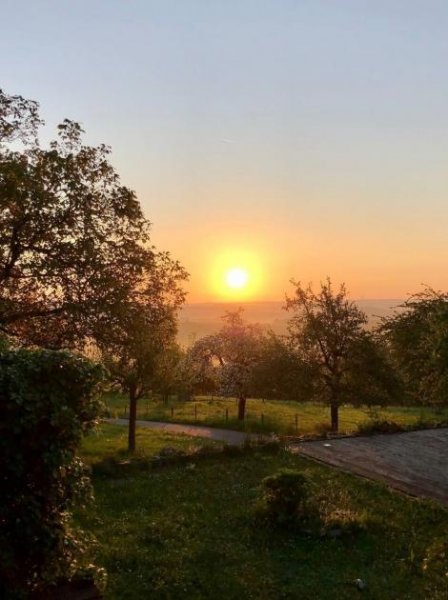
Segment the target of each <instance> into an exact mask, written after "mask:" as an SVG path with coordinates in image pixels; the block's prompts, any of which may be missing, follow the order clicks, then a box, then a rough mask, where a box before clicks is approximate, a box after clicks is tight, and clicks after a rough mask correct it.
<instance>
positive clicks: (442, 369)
mask: <svg viewBox="0 0 448 600" xmlns="http://www.w3.org/2000/svg"><path fill="white" fill-rule="evenodd" d="M380 330H381V333H382V334H383V336H384V338H385V340H386V341H387V344H388V346H389V349H390V352H391V355H392V358H393V361H394V364H395V366H396V368H397V370H398V371H399V372H400V374H401V376H402V378H403V381H404V385H405V390H406V393H407V396H408V400H409V401H410V402H412V403H413V404H446V403H447V398H448V294H446V293H442V292H437V291H435V290H433V289H431V288H426V289H424V290H423V291H422V292H420V293H419V294H415V295H413V296H411V297H410V298H409V299H408V300H407V301H406V302H405V303H404V304H403V305H402V306H401V307H400V309H399V310H397V311H396V312H395V314H394V315H393V316H392V317H389V318H385V319H383V322H382V324H381V328H380Z"/></svg>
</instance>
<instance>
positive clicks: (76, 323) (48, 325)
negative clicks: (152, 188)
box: [0, 91, 184, 347]
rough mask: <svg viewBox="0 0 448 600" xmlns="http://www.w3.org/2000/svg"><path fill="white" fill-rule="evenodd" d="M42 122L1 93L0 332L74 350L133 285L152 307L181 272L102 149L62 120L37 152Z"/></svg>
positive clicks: (30, 106)
mask: <svg viewBox="0 0 448 600" xmlns="http://www.w3.org/2000/svg"><path fill="white" fill-rule="evenodd" d="M41 126H42V120H41V119H40V117H39V106H38V104H37V103H36V102H32V101H29V100H26V99H24V98H22V97H20V96H10V95H7V94H6V93H4V92H2V91H0V330H1V331H3V332H5V333H7V334H9V335H12V336H15V337H16V338H18V339H19V340H20V341H21V342H22V343H32V344H39V345H44V346H46V347H61V346H63V347H73V346H77V345H80V344H83V343H84V342H85V340H86V339H88V338H92V337H94V336H95V335H96V334H98V332H99V331H100V329H101V327H103V326H104V325H105V323H108V325H109V323H110V319H111V318H112V316H114V318H118V317H119V315H120V310H118V308H117V307H119V306H120V305H121V304H122V303H124V302H127V301H128V298H129V297H130V296H133V297H135V291H136V290H138V289H139V288H141V287H144V288H145V292H144V293H146V294H148V293H149V294H150V295H151V301H152V303H153V305H158V306H160V305H161V304H162V303H163V301H164V296H165V289H166V284H167V281H168V280H170V279H177V280H179V279H182V278H183V277H184V272H183V270H182V269H181V267H180V265H179V264H178V263H176V262H175V261H172V260H171V258H170V257H169V255H167V254H163V253H160V252H158V251H156V249H155V248H154V247H152V246H151V243H150V223H149V222H148V221H147V219H145V217H144V215H143V213H142V210H141V207H140V204H139V202H138V200H137V197H136V195H135V193H134V192H133V191H132V190H130V189H129V188H127V187H126V186H124V185H123V184H122V183H121V181H120V178H119V176H118V174H117V173H116V171H115V170H114V168H113V166H112V165H111V164H110V162H109V154H110V149H109V148H108V147H107V146H105V145H99V146H97V147H92V146H88V145H85V144H84V143H83V141H82V134H83V130H82V129H81V127H80V125H79V124H78V123H75V122H73V121H69V120H65V121H64V122H63V123H61V124H60V125H59V127H58V137H57V139H56V140H55V141H53V142H51V143H50V145H49V146H48V147H43V146H42V145H41V144H40V142H39V131H40V127H41ZM168 287H169V286H168ZM149 290H150V291H149Z"/></svg>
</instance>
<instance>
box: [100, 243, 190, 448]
mask: <svg viewBox="0 0 448 600" xmlns="http://www.w3.org/2000/svg"><path fill="white" fill-rule="evenodd" d="M186 277H187V274H186V272H185V271H184V269H183V268H182V267H181V266H180V265H179V264H178V263H177V262H174V261H172V260H171V259H170V257H169V256H168V255H167V254H164V255H160V256H159V258H158V261H157V263H151V264H150V265H149V269H148V271H146V272H143V274H142V276H141V277H140V278H139V279H138V280H136V282H135V285H134V287H133V289H132V290H130V292H129V295H128V297H127V298H126V301H125V302H123V303H121V304H120V305H118V306H114V307H113V310H110V311H109V313H108V314H107V315H106V316H105V320H104V323H101V324H100V326H99V327H98V328H97V329H95V330H94V331H93V333H92V335H93V339H94V340H95V342H96V344H97V346H98V348H99V350H100V353H101V357H102V360H103V362H104V364H105V366H106V368H107V369H108V371H109V373H110V375H111V378H112V379H113V380H114V381H116V382H117V383H119V385H120V386H121V387H122V389H123V390H124V391H125V392H126V393H127V394H128V395H129V444H128V447H129V451H130V452H134V451H135V426H136V419H137V402H138V400H139V399H140V398H142V397H143V396H144V395H146V394H147V393H148V392H149V391H150V390H151V389H152V387H153V386H154V385H155V383H156V381H157V376H158V373H159V369H160V361H161V357H162V356H163V354H164V352H166V351H169V350H170V349H171V348H172V347H173V344H174V339H175V335H176V331H177V327H176V311H177V309H178V307H179V306H180V305H181V304H182V302H183V301H184V297H185V293H184V291H183V290H182V288H181V284H182V282H183V281H184V280H185V278H186Z"/></svg>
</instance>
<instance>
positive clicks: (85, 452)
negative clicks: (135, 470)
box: [82, 423, 222, 466]
mask: <svg viewBox="0 0 448 600" xmlns="http://www.w3.org/2000/svg"><path fill="white" fill-rule="evenodd" d="M135 437H136V456H137V457H152V456H154V455H155V454H157V453H158V452H159V451H160V450H161V449H162V448H166V447H170V448H171V447H172V448H177V449H179V450H184V451H186V452H188V451H192V450H193V449H195V448H199V447H201V446H210V445H216V446H222V444H220V443H219V442H213V441H211V440H205V439H201V438H193V437H191V436H188V435H179V434H176V435H175V434H172V433H167V432H165V431H154V430H149V429H145V428H142V427H138V428H137V431H136V436H135ZM127 447H128V430H127V427H123V425H110V424H108V423H104V424H103V425H101V426H100V427H98V428H97V429H95V430H93V431H91V432H90V433H89V434H88V435H87V437H86V438H85V439H84V441H83V446H82V456H83V460H84V462H85V463H87V464H89V465H91V466H92V465H95V464H96V463H99V462H101V461H103V460H104V459H107V458H110V457H114V458H126V457H127V456H128V453H127Z"/></svg>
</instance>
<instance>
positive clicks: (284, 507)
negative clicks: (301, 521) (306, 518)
mask: <svg viewBox="0 0 448 600" xmlns="http://www.w3.org/2000/svg"><path fill="white" fill-rule="evenodd" d="M262 484H263V496H262V504H261V507H260V508H261V512H262V513H263V514H264V516H265V517H266V518H267V519H268V520H269V521H270V522H271V523H273V524H275V525H288V524H292V523H294V522H296V521H297V520H298V518H299V517H301V516H303V515H304V512H305V502H306V500H307V497H308V490H307V479H306V477H305V476H304V475H302V474H301V473H299V472H298V471H294V470H292V469H282V470H280V471H279V472H278V473H275V474H274V475H270V476H269V477H266V478H265V479H263V482H262Z"/></svg>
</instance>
